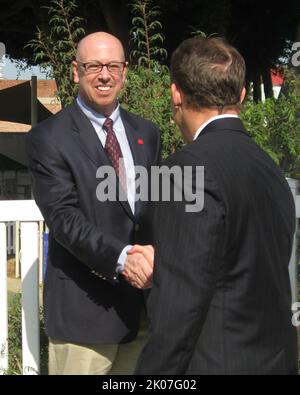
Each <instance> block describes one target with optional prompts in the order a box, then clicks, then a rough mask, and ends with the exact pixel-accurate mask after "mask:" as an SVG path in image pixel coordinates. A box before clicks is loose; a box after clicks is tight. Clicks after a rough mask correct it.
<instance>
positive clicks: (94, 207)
mask: <svg viewBox="0 0 300 395" xmlns="http://www.w3.org/2000/svg"><path fill="white" fill-rule="evenodd" d="M126 68H127V63H126V62H125V57H124V51H123V47H122V44H121V43H120V41H119V40H118V39H117V38H116V37H114V36H112V35H110V34H107V33H103V32H99V33H94V34H91V35H88V36H86V37H85V38H84V39H83V40H82V41H81V42H80V43H79V45H78V49H77V54H76V60H74V62H73V70H74V81H75V83H79V95H78V97H77V99H76V100H75V101H74V102H73V103H72V104H71V105H70V106H68V107H66V108H65V109H63V110H62V111H61V112H59V113H58V114H56V115H54V116H52V117H50V118H49V119H47V120H46V121H44V122H42V123H40V124H38V125H37V126H36V127H34V128H33V129H32V130H31V131H30V132H29V134H28V136H27V153H28V157H29V162H30V170H31V173H32V185H33V192H34V197H35V200H36V202H37V204H38V206H39V208H40V210H41V212H42V214H43V216H44V218H45V221H46V223H47V225H48V227H49V229H50V236H49V256H48V262H47V272H46V278H45V284H44V312H45V325H46V333H47V335H48V336H49V338H50V345H49V373H50V374H106V373H108V372H110V371H111V369H112V368H113V367H114V364H115V363H117V361H118V358H119V357H121V353H122V346H121V344H123V343H129V342H132V341H133V340H134V339H135V337H136V335H137V332H138V329H139V317H140V311H141V307H142V305H143V295H142V291H141V290H140V289H139V288H145V287H147V286H148V284H149V281H150V280H151V276H152V266H151V264H149V263H148V262H147V260H145V259H144V257H143V256H142V255H141V254H134V255H132V256H129V255H127V252H128V251H129V250H130V248H131V245H132V244H134V243H137V242H141V243H145V244H147V243H149V242H150V241H151V232H150V216H149V212H148V210H147V205H146V203H142V202H135V178H134V177H135V174H134V172H132V169H134V165H139V166H144V167H145V168H146V169H149V168H150V166H151V165H155V164H158V163H159V158H160V132H159V129H158V127H157V126H156V125H154V124H153V123H152V122H150V121H147V120H145V119H142V118H140V117H138V116H136V115H134V114H131V113H129V112H127V111H125V110H123V109H122V108H121V107H120V106H119V103H118V101H117V95H118V93H119V92H120V90H121V89H122V87H123V84H124V81H125V77H126ZM120 159H122V160H123V163H124V166H123V168H122V169H121V167H120V168H118V169H119V170H118V171H117V169H116V168H115V166H114V165H115V162H118V161H119V160H120ZM101 166H110V167H111V168H112V167H113V168H114V169H115V170H114V171H116V174H117V175H118V176H120V179H121V174H119V171H123V173H122V177H123V182H124V179H125V184H126V185H123V184H121V183H120V185H119V188H124V191H123V193H125V196H126V199H123V200H122V201H121V199H118V196H119V195H118V193H119V192H120V190H119V192H118V191H117V192H116V196H117V199H114V200H113V201H102V200H101V199H99V196H97V194H96V191H97V187H98V186H99V183H100V182H101V180H100V179H97V177H96V173H97V170H98V169H99V168H100V167H101ZM120 169H121V170H120ZM100 198H101V197H100ZM122 272H123V273H124V276H123V275H122ZM131 284H133V285H134V286H132V285H131ZM132 365H133V366H134V361H132ZM133 366H130V362H129V361H128V364H127V367H126V368H127V369H126V370H125V371H124V372H121V373H129V372H130V371H131V370H132V368H133Z"/></svg>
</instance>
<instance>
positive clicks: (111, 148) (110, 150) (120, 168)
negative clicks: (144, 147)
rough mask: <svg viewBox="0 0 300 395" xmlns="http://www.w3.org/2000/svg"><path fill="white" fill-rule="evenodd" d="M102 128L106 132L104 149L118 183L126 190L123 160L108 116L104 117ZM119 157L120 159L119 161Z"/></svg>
mask: <svg viewBox="0 0 300 395" xmlns="http://www.w3.org/2000/svg"><path fill="white" fill-rule="evenodd" d="M103 129H105V130H106V132H107V136H106V142H105V151H106V153H107V156H108V158H109V159H110V161H111V163H112V165H113V167H114V169H115V172H116V174H117V176H118V177H119V180H120V184H121V185H122V187H123V189H124V191H125V192H127V183H126V170H125V166H124V161H123V154H122V151H121V148H120V144H119V142H118V140H117V137H116V134H115V132H114V129H113V121H112V120H111V119H110V118H106V120H105V122H104V124H103ZM120 159H122V160H121V161H120Z"/></svg>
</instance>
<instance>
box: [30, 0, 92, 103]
mask: <svg viewBox="0 0 300 395" xmlns="http://www.w3.org/2000/svg"><path fill="white" fill-rule="evenodd" d="M45 8H46V9H47V10H48V16H49V29H50V31H49V32H47V31H46V30H42V29H41V28H39V27H38V28H37V33H36V37H35V38H34V39H33V40H31V41H30V42H29V44H28V46H29V47H31V49H32V50H33V52H34V60H35V62H36V63H40V64H41V65H42V66H44V67H45V68H47V67H48V66H49V65H50V66H51V72H50V74H51V77H52V78H54V79H55V81H56V84H57V96H58V98H59V99H60V101H61V104H62V106H63V107H64V106H66V105H68V104H69V103H70V102H71V101H72V100H73V99H74V96H75V95H76V93H77V86H76V85H75V84H74V83H73V79H72V67H71V62H72V60H73V59H74V58H75V54H76V45H77V43H78V42H79V41H80V39H81V38H82V37H83V36H84V34H85V29H84V27H83V23H84V20H83V18H81V17H78V16H76V15H75V11H76V8H77V5H76V1H75V0H52V1H51V2H50V6H49V7H45Z"/></svg>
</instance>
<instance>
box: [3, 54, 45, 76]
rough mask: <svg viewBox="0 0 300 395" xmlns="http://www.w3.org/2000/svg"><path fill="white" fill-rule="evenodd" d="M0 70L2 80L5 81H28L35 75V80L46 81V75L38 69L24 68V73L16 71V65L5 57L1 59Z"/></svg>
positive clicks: (35, 67)
mask: <svg viewBox="0 0 300 395" xmlns="http://www.w3.org/2000/svg"><path fill="white" fill-rule="evenodd" d="M0 69H1V70H0V71H1V72H2V76H3V78H4V79H6V80H16V79H18V80H30V79H31V76H32V75H36V76H37V78H38V79H41V80H45V79H47V75H46V73H44V72H42V71H41V70H40V68H39V67H37V66H34V67H31V68H28V67H26V70H25V71H21V70H20V69H18V67H17V66H16V64H15V63H13V62H12V61H11V60H10V59H8V58H7V57H5V58H4V59H3V58H2V59H1V62H0ZM48 79H49V77H48Z"/></svg>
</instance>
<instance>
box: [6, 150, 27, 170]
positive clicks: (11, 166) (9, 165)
mask: <svg viewBox="0 0 300 395" xmlns="http://www.w3.org/2000/svg"><path fill="white" fill-rule="evenodd" d="M25 169H26V167H25V166H23V165H22V164H21V163H18V162H16V161H14V160H13V159H10V158H8V157H7V156H5V155H2V154H0V171H1V170H5V171H9V170H25Z"/></svg>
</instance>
